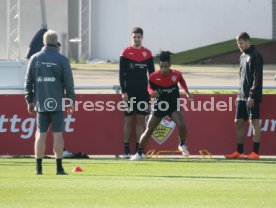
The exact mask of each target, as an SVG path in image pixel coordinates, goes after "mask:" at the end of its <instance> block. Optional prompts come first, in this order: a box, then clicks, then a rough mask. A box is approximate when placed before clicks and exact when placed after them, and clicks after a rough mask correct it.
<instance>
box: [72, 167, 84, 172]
mask: <svg viewBox="0 0 276 208" xmlns="http://www.w3.org/2000/svg"><path fill="white" fill-rule="evenodd" d="M82 171H83V170H82V169H81V167H80V166H76V167H74V169H73V170H72V172H82Z"/></svg>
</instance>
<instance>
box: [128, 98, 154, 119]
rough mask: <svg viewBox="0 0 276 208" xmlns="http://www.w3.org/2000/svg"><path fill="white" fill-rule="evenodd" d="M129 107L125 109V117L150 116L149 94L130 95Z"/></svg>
mask: <svg viewBox="0 0 276 208" xmlns="http://www.w3.org/2000/svg"><path fill="white" fill-rule="evenodd" d="M128 100H129V101H128V107H127V108H126V109H125V111H124V113H125V116H130V115H134V114H137V115H148V114H149V94H148V93H143V94H136V95H135V94H130V93H128Z"/></svg>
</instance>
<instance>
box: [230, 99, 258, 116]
mask: <svg viewBox="0 0 276 208" xmlns="http://www.w3.org/2000/svg"><path fill="white" fill-rule="evenodd" d="M235 118H236V119H244V120H245V121H247V120H248V119H260V103H255V104H254V106H253V107H252V108H248V107H247V106H246V101H243V100H238V101H236V114H235Z"/></svg>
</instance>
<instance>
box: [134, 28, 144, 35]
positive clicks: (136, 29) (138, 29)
mask: <svg viewBox="0 0 276 208" xmlns="http://www.w3.org/2000/svg"><path fill="white" fill-rule="evenodd" d="M132 33H139V34H141V35H142V36H143V34H144V31H143V29H142V28H141V27H134V28H132V30H131V34H132Z"/></svg>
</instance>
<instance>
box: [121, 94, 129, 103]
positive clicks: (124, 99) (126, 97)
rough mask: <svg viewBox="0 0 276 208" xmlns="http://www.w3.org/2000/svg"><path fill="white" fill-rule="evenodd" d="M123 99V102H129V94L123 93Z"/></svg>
mask: <svg viewBox="0 0 276 208" xmlns="http://www.w3.org/2000/svg"><path fill="white" fill-rule="evenodd" d="M122 99H123V101H125V102H128V94H127V93H123V94H122Z"/></svg>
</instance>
